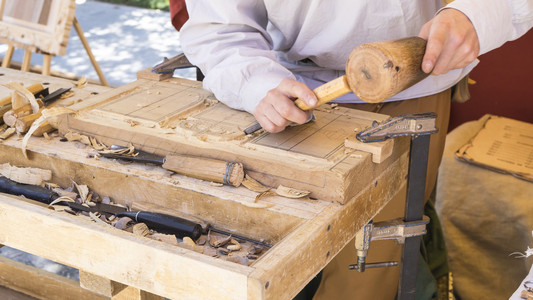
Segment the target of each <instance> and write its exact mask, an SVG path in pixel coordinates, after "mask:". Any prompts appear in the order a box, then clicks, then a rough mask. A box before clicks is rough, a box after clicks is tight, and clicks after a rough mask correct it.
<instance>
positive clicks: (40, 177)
mask: <svg viewBox="0 0 533 300" xmlns="http://www.w3.org/2000/svg"><path fill="white" fill-rule="evenodd" d="M0 174H2V175H3V176H5V177H7V178H9V179H11V180H13V181H16V182H18V183H24V184H32V185H39V186H41V185H43V184H44V181H50V180H51V179H52V171H50V170H45V169H39V168H19V167H15V166H11V165H10V164H9V163H5V164H2V165H0Z"/></svg>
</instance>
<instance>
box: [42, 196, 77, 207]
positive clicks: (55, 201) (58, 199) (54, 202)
mask: <svg viewBox="0 0 533 300" xmlns="http://www.w3.org/2000/svg"><path fill="white" fill-rule="evenodd" d="M62 201H64V202H75V201H74V199H72V198H69V197H65V196H63V197H59V198H57V199H55V200H54V201H52V202H50V204H48V205H49V206H53V205H54V204H57V203H59V202H62Z"/></svg>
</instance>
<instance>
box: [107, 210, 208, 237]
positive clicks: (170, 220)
mask: <svg viewBox="0 0 533 300" xmlns="http://www.w3.org/2000/svg"><path fill="white" fill-rule="evenodd" d="M117 216H118V217H128V218H130V219H132V220H134V221H135V222H138V223H145V224H146V226H148V228H150V229H153V230H155V231H157V232H159V233H166V234H174V235H176V236H177V237H178V238H180V239H181V238H183V237H186V236H188V237H190V238H191V239H193V240H197V239H198V238H199V237H200V236H201V235H202V226H200V224H198V223H195V222H192V221H190V220H187V219H182V218H179V217H175V216H171V215H166V214H160V213H151V212H144V211H137V212H135V211H128V212H122V213H118V214H117Z"/></svg>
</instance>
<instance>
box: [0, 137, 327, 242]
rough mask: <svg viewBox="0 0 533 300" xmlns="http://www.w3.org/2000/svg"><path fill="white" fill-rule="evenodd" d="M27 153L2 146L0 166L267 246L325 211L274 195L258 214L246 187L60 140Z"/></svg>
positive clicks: (10, 144)
mask: <svg viewBox="0 0 533 300" xmlns="http://www.w3.org/2000/svg"><path fill="white" fill-rule="evenodd" d="M28 150H29V155H30V160H27V159H25V158H24V156H23V155H22V152H21V151H20V141H19V140H16V139H8V140H5V141H3V143H1V144H0V162H2V163H3V162H10V163H11V164H12V165H14V166H18V167H30V166H31V167H37V166H39V167H40V168H43V169H49V170H52V173H53V174H54V175H53V179H52V180H53V181H54V182H55V183H57V184H59V185H61V186H63V187H69V186H70V185H71V184H72V183H71V182H70V179H72V180H74V181H76V182H80V183H81V182H83V184H86V185H88V186H89V188H90V189H91V190H95V191H97V192H98V193H99V194H100V195H107V196H109V197H111V199H113V200H115V201H117V202H120V203H123V204H126V205H128V206H133V205H134V204H135V203H136V202H141V203H148V204H156V205H159V206H163V207H165V208H166V209H167V212H169V213H171V212H172V211H178V212H182V213H185V214H188V215H193V216H197V217H198V218H200V219H203V220H205V221H206V222H207V223H210V224H212V225H215V226H217V227H219V228H221V229H225V230H229V231H236V232H238V233H240V234H242V235H245V236H249V237H253V238H255V239H264V240H265V241H268V242H271V243H275V242H277V241H278V240H280V239H281V238H282V237H283V236H285V235H286V234H288V233H289V232H290V231H292V230H294V228H295V227H297V226H299V225H300V224H301V223H302V220H305V219H310V218H313V217H314V216H315V215H316V214H317V213H318V212H320V211H321V210H323V209H324V207H326V206H327V203H326V202H324V201H312V202H309V203H308V202H305V201H302V200H298V199H296V200H294V199H293V200H288V199H285V198H284V197H279V196H278V197H269V198H266V199H264V200H261V201H259V203H258V204H261V203H268V204H270V205H274V206H272V207H269V208H268V209H258V208H256V207H254V206H253V204H254V201H255V197H256V195H257V193H256V192H252V191H250V190H248V189H246V188H244V187H240V188H233V187H229V186H223V187H213V186H211V184H210V183H209V182H205V181H201V180H197V179H193V178H188V177H185V176H182V175H177V174H175V175H172V176H170V173H169V172H168V171H166V170H164V169H162V168H161V167H154V166H147V165H144V164H126V165H124V164H119V163H117V162H116V161H115V160H109V159H103V158H102V159H100V160H96V159H94V158H89V157H88V156H89V151H88V149H87V148H86V147H85V146H81V145H80V144H79V143H63V142H60V141H59V138H52V139H51V140H43V139H40V138H31V139H30V142H29V148H28ZM49 154H53V155H49ZM242 224H246V226H243V225H242Z"/></svg>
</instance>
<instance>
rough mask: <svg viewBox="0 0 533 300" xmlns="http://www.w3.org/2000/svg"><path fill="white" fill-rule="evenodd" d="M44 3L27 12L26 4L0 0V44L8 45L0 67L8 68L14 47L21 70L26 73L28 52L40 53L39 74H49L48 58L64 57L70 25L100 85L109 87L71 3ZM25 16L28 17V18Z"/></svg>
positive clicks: (63, 0) (68, 0) (60, 0)
mask: <svg viewBox="0 0 533 300" xmlns="http://www.w3.org/2000/svg"><path fill="white" fill-rule="evenodd" d="M47 1H48V2H46V3H47V4H48V5H45V4H43V3H45V2H42V3H41V6H40V7H37V6H35V7H34V8H33V11H32V10H29V9H27V7H28V6H27V5H25V4H27V3H25V2H24V1H20V2H17V3H16V4H13V2H9V3H7V4H6V0H0V18H1V19H0V27H1V28H2V32H3V33H4V34H3V35H2V36H0V42H3V43H6V44H8V49H7V51H6V54H5V56H4V58H3V60H2V65H1V66H2V67H4V68H8V67H10V65H11V60H12V57H13V53H14V51H15V47H16V48H20V49H24V50H25V52H24V58H23V61H22V64H21V71H24V72H28V71H30V66H31V64H30V61H31V56H32V53H41V54H43V67H42V70H41V73H42V74H43V75H50V72H51V71H50V67H51V62H52V57H53V56H55V55H64V54H65V52H66V45H67V42H68V38H69V35H70V28H71V25H73V26H74V29H75V30H76V33H77V34H78V36H79V38H80V40H81V42H82V44H83V47H84V48H85V51H86V52H87V55H88V56H89V59H90V60H91V64H92V65H93V67H94V70H95V71H96V73H97V74H98V78H99V79H100V82H101V83H102V85H105V86H109V84H108V82H107V80H106V79H105V77H104V74H103V73H102V70H101V69H100V66H99V65H98V62H97V61H96V59H95V58H94V55H93V53H92V51H91V48H90V47H89V43H88V42H87V39H86V38H85V35H84V34H83V30H82V29H81V26H80V24H79V22H78V20H77V19H76V17H75V15H74V11H75V7H76V3H75V1H74V0H47ZM21 8H22V9H21ZM28 13H30V14H31V16H28Z"/></svg>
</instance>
